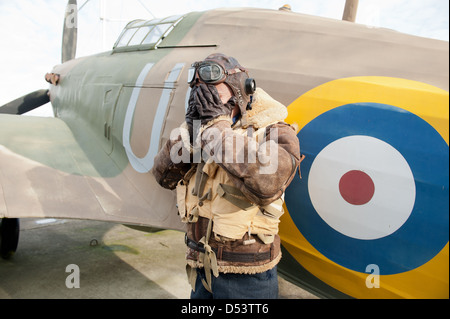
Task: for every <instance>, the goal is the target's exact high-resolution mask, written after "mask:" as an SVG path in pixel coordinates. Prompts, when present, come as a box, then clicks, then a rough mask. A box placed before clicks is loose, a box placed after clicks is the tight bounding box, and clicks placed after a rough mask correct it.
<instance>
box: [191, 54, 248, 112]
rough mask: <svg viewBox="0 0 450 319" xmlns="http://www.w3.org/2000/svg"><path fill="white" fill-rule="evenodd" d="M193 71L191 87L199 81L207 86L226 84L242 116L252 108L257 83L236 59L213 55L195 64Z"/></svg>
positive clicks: (223, 55)
mask: <svg viewBox="0 0 450 319" xmlns="http://www.w3.org/2000/svg"><path fill="white" fill-rule="evenodd" d="M191 70H192V74H191V78H190V80H189V85H190V86H191V87H193V86H195V85H196V84H197V83H198V82H199V81H202V82H204V83H206V84H219V83H226V84H227V85H228V86H229V87H230V89H231V90H232V92H233V96H235V97H236V99H237V101H238V104H239V108H240V110H241V114H242V115H244V114H245V111H246V110H247V107H250V100H251V98H250V96H251V95H252V94H253V93H254V92H255V90H256V83H255V80H254V79H252V78H249V76H248V71H247V69H246V68H244V67H242V66H241V65H240V64H239V62H238V61H237V60H236V59H235V58H233V57H230V56H227V55H225V54H222V53H213V54H211V55H209V56H208V57H207V58H206V59H205V60H203V61H199V62H195V63H193V64H192V69H191Z"/></svg>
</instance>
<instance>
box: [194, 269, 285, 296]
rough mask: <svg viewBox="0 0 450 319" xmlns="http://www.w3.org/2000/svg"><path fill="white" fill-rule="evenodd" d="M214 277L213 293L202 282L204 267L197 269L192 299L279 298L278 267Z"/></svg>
mask: <svg viewBox="0 0 450 319" xmlns="http://www.w3.org/2000/svg"><path fill="white" fill-rule="evenodd" d="M211 277H212V284H211V286H212V293H210V292H209V291H208V290H206V288H205V287H204V286H203V284H202V280H201V278H203V279H204V280H205V271H204V269H203V268H201V269H197V281H196V283H195V292H194V291H192V292H191V299H277V298H278V275H277V267H276V266H275V267H274V268H272V269H270V270H268V271H266V272H263V273H259V274H253V275H246V274H230V273H228V274H223V273H220V274H219V277H217V278H216V277H214V276H213V275H211Z"/></svg>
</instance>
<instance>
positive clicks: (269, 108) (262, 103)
mask: <svg viewBox="0 0 450 319" xmlns="http://www.w3.org/2000/svg"><path fill="white" fill-rule="evenodd" d="M287 116H288V112H287V108H286V107H285V106H284V105H283V104H281V103H280V102H278V101H276V100H275V99H273V98H272V97H271V96H270V95H269V94H267V93H266V92H265V91H264V90H263V89H261V88H257V89H256V91H255V93H254V94H253V103H252V109H251V110H248V111H247V112H246V113H245V114H244V115H243V116H242V119H241V122H242V127H243V128H246V127H248V126H251V125H253V127H254V128H261V127H266V126H268V125H270V124H273V123H277V122H281V121H284V120H285V119H286V117H287Z"/></svg>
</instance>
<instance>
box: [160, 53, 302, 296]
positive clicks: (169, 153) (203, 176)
mask: <svg viewBox="0 0 450 319" xmlns="http://www.w3.org/2000/svg"><path fill="white" fill-rule="evenodd" d="M192 67H193V69H192V70H193V72H192V74H193V77H192V79H191V81H190V85H191V87H192V90H191V93H190V98H189V106H188V109H187V112H186V118H185V122H184V123H183V124H182V125H181V126H180V127H179V128H178V129H177V130H175V131H174V132H173V134H172V135H171V138H170V139H169V140H168V141H167V142H166V144H165V145H164V146H163V147H162V149H161V150H160V152H159V153H158V154H157V156H156V157H155V162H154V163H155V164H154V167H153V169H152V173H153V175H154V176H155V178H156V180H157V182H158V183H159V184H160V185H161V186H163V187H165V188H168V189H175V188H176V193H177V207H178V211H179V214H180V217H181V220H182V221H183V222H185V223H186V225H187V232H186V236H185V242H186V245H187V253H186V259H187V267H186V270H187V274H188V280H189V282H190V284H191V286H192V292H191V298H193V299H196V298H221V299H222V298H236V299H238V298H277V296H278V277H277V264H278V262H279V261H280V259H281V250H280V238H279V236H278V224H279V222H280V219H279V218H280V216H281V215H282V214H283V199H284V191H285V189H286V188H287V187H288V185H289V184H290V182H291V181H292V179H293V178H294V176H295V174H296V171H297V169H298V167H299V165H300V146H299V141H298V138H297V136H296V131H295V129H294V128H293V127H292V126H290V125H288V124H286V123H285V122H284V119H285V118H286V117H287V109H286V107H285V106H284V105H282V104H281V103H279V102H278V101H276V100H274V99H273V98H272V97H270V96H269V95H268V94H267V93H266V92H265V91H264V90H262V89H261V88H256V85H255V81H254V80H253V79H252V78H249V75H248V71H247V69H245V68H244V67H242V66H241V65H240V64H239V63H238V61H237V60H236V59H234V58H233V57H229V56H226V55H224V54H220V53H215V54H212V55H210V56H208V57H207V58H206V59H205V60H203V61H200V62H196V63H194V64H193V65H192Z"/></svg>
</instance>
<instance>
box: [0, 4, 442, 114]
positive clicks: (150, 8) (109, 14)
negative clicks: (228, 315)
mask: <svg viewBox="0 0 450 319" xmlns="http://www.w3.org/2000/svg"><path fill="white" fill-rule="evenodd" d="M286 3H288V4H290V5H291V7H292V11H295V12H299V13H304V14H310V15H317V16H322V17H327V18H332V19H339V20H340V19H342V13H343V10H344V5H345V0H227V1H219V0H195V1H180V0H163V1H161V0H127V1H125V0H88V1H86V0H78V8H79V13H78V45H77V57H81V56H86V55H91V54H94V53H97V52H103V51H108V50H110V49H111V48H112V47H113V45H114V43H115V41H116V39H117V37H118V36H119V34H120V32H121V31H122V29H123V28H124V26H125V25H126V24H127V22H129V21H131V20H134V19H152V18H155V17H156V18H162V17H167V16H171V15H174V14H184V13H188V12H191V11H204V10H208V9H214V8H221V7H258V8H265V9H275V10H276V9H278V8H279V7H281V6H282V5H284V4H286ZM66 4H67V1H66V0H14V1H9V0H0V70H1V71H0V72H1V75H2V76H1V78H0V106H1V105H3V104H5V103H7V102H9V101H11V100H14V99H16V98H18V97H20V96H23V95H25V94H27V93H30V92H33V91H36V90H39V89H45V88H47V87H48V85H47V83H46V82H45V81H44V75H45V74H46V73H47V72H50V71H51V70H52V68H53V66H54V65H56V64H59V63H60V62H61V42H62V40H61V39H62V29H63V28H62V26H63V21H64V12H65V7H66ZM356 23H360V24H365V25H368V26H373V27H383V28H389V29H393V30H396V31H399V32H403V33H408V34H413V35H417V36H422V37H428V38H434V39H439V40H444V41H449V3H448V1H447V0H359V5H358V12H357V18H356ZM41 109H42V110H41ZM41 109H38V110H35V111H32V112H31V113H32V114H34V115H40V116H48V115H51V108H50V105H49V104H48V105H46V106H44V107H42V108H41Z"/></svg>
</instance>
